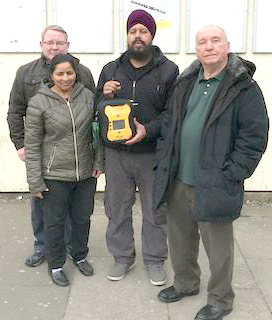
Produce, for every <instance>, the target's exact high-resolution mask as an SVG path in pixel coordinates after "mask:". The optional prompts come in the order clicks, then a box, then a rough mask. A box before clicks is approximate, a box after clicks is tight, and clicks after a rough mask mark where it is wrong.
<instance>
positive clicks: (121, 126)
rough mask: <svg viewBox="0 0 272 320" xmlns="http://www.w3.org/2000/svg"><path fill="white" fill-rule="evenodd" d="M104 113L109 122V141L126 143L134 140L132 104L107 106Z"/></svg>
mask: <svg viewBox="0 0 272 320" xmlns="http://www.w3.org/2000/svg"><path fill="white" fill-rule="evenodd" d="M104 113H105V115H106V117H107V120H108V128H107V139H108V140H109V141H111V142H117V141H126V140H129V139H130V138H132V136H133V131H132V129H131V120H132V117H131V113H132V110H131V105H130V104H128V103H126V104H122V105H106V106H105V109H104Z"/></svg>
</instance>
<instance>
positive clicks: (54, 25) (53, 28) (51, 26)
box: [42, 24, 68, 41]
mask: <svg viewBox="0 0 272 320" xmlns="http://www.w3.org/2000/svg"><path fill="white" fill-rule="evenodd" d="M48 30H55V31H59V32H62V33H63V34H64V35H65V38H66V41H68V34H67V32H66V31H65V30H64V29H63V28H62V27H60V26H57V25H56V24H52V25H50V26H48V27H46V28H45V29H44V30H43V32H42V40H43V39H44V35H45V33H46V32H47V31H48Z"/></svg>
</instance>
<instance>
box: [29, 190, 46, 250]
mask: <svg viewBox="0 0 272 320" xmlns="http://www.w3.org/2000/svg"><path fill="white" fill-rule="evenodd" d="M30 210H31V223H32V229H33V233H34V237H35V241H34V250H35V252H36V251H40V252H45V236H44V225H43V200H41V199H39V198H36V197H33V196H31V197H30Z"/></svg>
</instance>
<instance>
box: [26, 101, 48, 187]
mask: <svg viewBox="0 0 272 320" xmlns="http://www.w3.org/2000/svg"><path fill="white" fill-rule="evenodd" d="M26 113H27V114H26V122H25V147H26V171H27V182H28V184H29V190H30V192H32V193H33V192H43V191H45V190H46V184H45V182H44V179H43V177H42V143H43V137H44V127H43V112H42V109H41V108H40V107H39V105H38V103H37V99H36V97H34V98H32V99H31V100H30V101H29V104H28V108H27V112H26Z"/></svg>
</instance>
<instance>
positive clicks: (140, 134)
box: [126, 118, 146, 145]
mask: <svg viewBox="0 0 272 320" xmlns="http://www.w3.org/2000/svg"><path fill="white" fill-rule="evenodd" d="M134 123H135V126H136V135H135V136H134V137H133V138H132V139H130V140H128V141H127V142H126V144H128V145H131V144H135V143H138V142H140V141H142V140H143V139H144V138H145V136H146V129H145V126H144V125H142V124H141V123H140V122H138V121H137V120H136V118H134Z"/></svg>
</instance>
